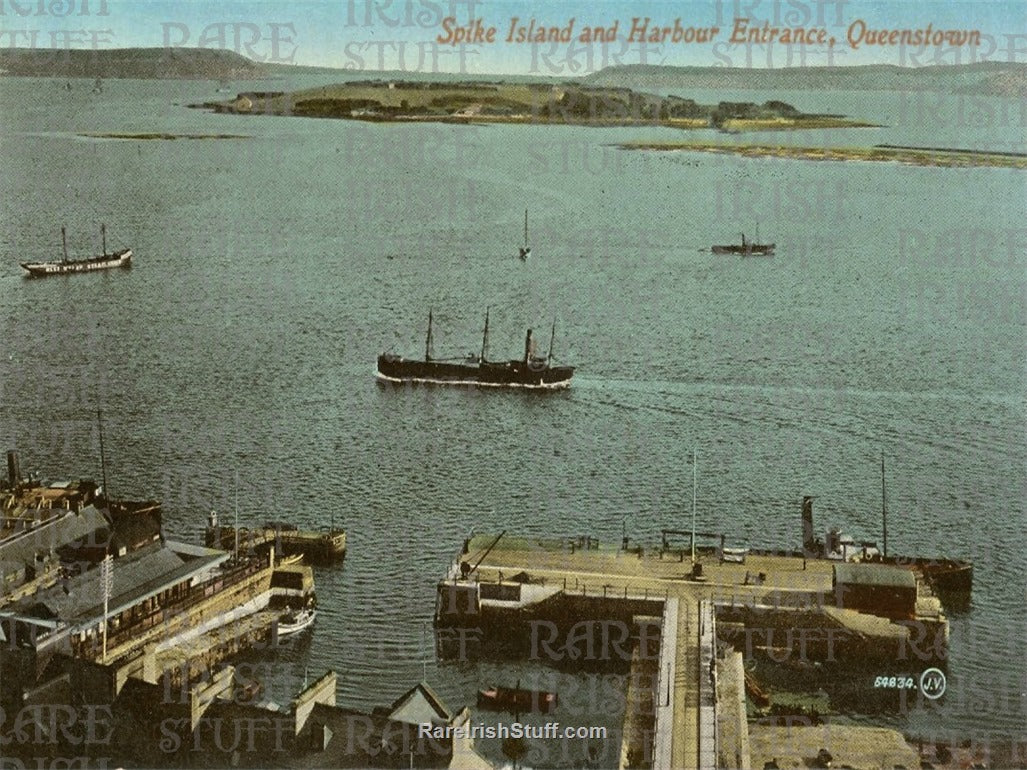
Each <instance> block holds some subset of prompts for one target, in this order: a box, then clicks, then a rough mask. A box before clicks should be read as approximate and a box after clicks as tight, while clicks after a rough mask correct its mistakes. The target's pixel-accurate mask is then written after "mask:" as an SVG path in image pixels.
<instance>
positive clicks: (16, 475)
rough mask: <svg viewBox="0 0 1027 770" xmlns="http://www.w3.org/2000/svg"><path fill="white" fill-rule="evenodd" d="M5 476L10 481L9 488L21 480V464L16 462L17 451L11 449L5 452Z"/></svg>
mask: <svg viewBox="0 0 1027 770" xmlns="http://www.w3.org/2000/svg"><path fill="white" fill-rule="evenodd" d="M7 478H8V480H9V481H10V482H11V488H12V489H13V488H14V487H16V486H18V482H19V481H21V466H20V465H19V464H18V453H17V452H15V451H14V450H13V449H11V450H10V451H8V453H7Z"/></svg>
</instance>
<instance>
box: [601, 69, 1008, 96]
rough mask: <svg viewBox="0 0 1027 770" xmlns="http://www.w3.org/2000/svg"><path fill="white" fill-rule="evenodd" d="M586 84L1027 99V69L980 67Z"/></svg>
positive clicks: (630, 76)
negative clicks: (953, 94)
mask: <svg viewBox="0 0 1027 770" xmlns="http://www.w3.org/2000/svg"><path fill="white" fill-rule="evenodd" d="M582 82H584V83H586V84H588V85H592V86H600V87H605V88H633V89H641V90H648V91H660V92H669V91H681V90H690V89H700V88H702V89H710V90H715V91H740V90H757V91H799V90H805V91H943V92H952V93H964V94H986V95H992V96H1015V97H1020V96H1025V95H1027V64H1023V63H1009V62H979V63H976V64H957V65H948V66H936V67H915V68H914V67H897V66H895V65H891V64H871V65H863V66H858V67H786V68H781V69H749V68H743V67H662V66H655V65H648V64H630V65H625V66H621V67H606V68H605V69H602V70H600V71H599V72H596V73H593V74H592V75H588V76H586V77H585V78H583V79H582Z"/></svg>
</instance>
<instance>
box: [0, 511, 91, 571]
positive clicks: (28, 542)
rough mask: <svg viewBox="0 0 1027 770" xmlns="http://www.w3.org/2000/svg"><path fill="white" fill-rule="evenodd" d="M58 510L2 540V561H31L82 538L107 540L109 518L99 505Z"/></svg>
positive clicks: (84, 539)
mask: <svg viewBox="0 0 1027 770" xmlns="http://www.w3.org/2000/svg"><path fill="white" fill-rule="evenodd" d="M56 513H57V515H56V516H54V517H53V518H50V519H48V520H47V521H44V522H43V523H41V524H39V525H38V526H35V527H33V528H32V529H30V530H28V531H25V532H18V533H16V534H13V535H11V536H10V537H6V538H4V539H3V540H0V563H2V562H21V563H22V564H32V563H33V562H34V561H35V558H36V554H37V553H44V554H49V553H50V552H53V551H58V550H60V549H61V548H64V547H65V546H68V545H71V544H72V543H81V542H83V541H90V540H94V541H96V542H99V543H103V542H106V540H107V537H108V536H109V533H110V522H109V521H108V520H107V517H106V516H105V515H104V513H103V511H101V510H99V509H98V508H96V507H94V506H92V505H87V506H86V507H85V508H83V509H82V510H81V511H78V512H75V511H66V510H58V511H57V512H56Z"/></svg>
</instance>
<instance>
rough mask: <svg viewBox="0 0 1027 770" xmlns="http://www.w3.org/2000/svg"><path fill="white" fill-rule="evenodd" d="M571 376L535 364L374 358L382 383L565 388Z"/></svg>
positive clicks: (556, 368) (569, 370) (562, 369)
mask: <svg viewBox="0 0 1027 770" xmlns="http://www.w3.org/2000/svg"><path fill="white" fill-rule="evenodd" d="M573 374H574V367H573V366H549V365H548V364H544V363H539V362H525V361H501V362H494V361H483V362H478V361H474V362H468V363H446V362H440V361H414V360H408V359H405V358H402V357H400V356H393V355H388V354H385V355H381V356H378V378H379V379H380V380H384V381H386V382H400V383H402V382H418V383H425V384H435V385H476V386H481V387H499V388H566V387H568V386H569V385H570V382H571V377H572V376H573Z"/></svg>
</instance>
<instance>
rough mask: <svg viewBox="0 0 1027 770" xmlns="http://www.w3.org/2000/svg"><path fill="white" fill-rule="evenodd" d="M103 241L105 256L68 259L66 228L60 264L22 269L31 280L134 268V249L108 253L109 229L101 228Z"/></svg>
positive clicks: (32, 264)
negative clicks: (62, 256) (118, 268)
mask: <svg viewBox="0 0 1027 770" xmlns="http://www.w3.org/2000/svg"><path fill="white" fill-rule="evenodd" d="M100 233H101V237H102V239H103V254H102V255H100V256H98V257H90V258H88V259H68V240H67V236H66V234H65V228H63V227H62V228H61V242H62V246H63V250H64V258H63V259H62V260H60V261H59V262H22V263H21V267H22V269H23V270H25V271H26V272H27V273H28V277H29V278H45V277H46V276H50V275H67V274H68V273H88V272H92V271H94V270H109V269H110V268H114V267H131V266H132V249H120V250H118V251H114V252H111V253H110V254H108V253H107V228H106V226H104V225H101V226H100Z"/></svg>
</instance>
